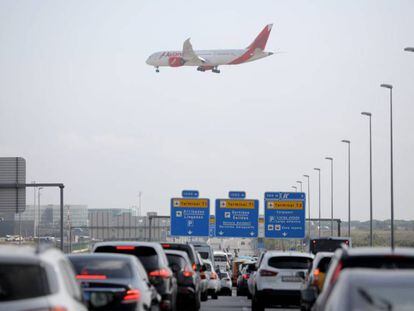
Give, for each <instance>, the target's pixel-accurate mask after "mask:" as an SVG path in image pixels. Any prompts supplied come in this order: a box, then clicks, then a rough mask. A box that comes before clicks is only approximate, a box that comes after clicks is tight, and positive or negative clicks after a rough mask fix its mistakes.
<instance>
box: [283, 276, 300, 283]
mask: <svg viewBox="0 0 414 311" xmlns="http://www.w3.org/2000/svg"><path fill="white" fill-rule="evenodd" d="M282 281H283V282H302V279H301V278H300V277H298V276H282Z"/></svg>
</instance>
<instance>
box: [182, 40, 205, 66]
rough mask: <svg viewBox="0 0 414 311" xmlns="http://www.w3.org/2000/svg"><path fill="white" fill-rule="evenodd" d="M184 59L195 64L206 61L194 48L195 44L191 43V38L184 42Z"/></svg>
mask: <svg viewBox="0 0 414 311" xmlns="http://www.w3.org/2000/svg"><path fill="white" fill-rule="evenodd" d="M182 57H183V59H184V60H185V61H186V62H191V63H194V65H197V64H198V65H202V64H204V63H205V62H206V60H205V59H204V58H202V57H200V56H198V55H197V54H196V53H195V52H194V50H193V46H192V45H191V42H190V38H188V39H187V40H185V41H184V44H183V56H182Z"/></svg>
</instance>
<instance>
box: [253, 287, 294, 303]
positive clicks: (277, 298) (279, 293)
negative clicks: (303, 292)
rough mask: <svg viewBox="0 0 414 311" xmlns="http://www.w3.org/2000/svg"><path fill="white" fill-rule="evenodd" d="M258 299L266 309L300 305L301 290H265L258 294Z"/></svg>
mask: <svg viewBox="0 0 414 311" xmlns="http://www.w3.org/2000/svg"><path fill="white" fill-rule="evenodd" d="M256 295H257V299H259V301H262V302H264V303H265V306H266V307H269V306H277V305H295V306H299V305H300V290H283V289H263V290H261V291H257V292H256Z"/></svg>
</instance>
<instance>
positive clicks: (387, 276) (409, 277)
mask: <svg viewBox="0 0 414 311" xmlns="http://www.w3.org/2000/svg"><path fill="white" fill-rule="evenodd" d="M339 281H342V282H349V283H350V284H351V285H357V286H364V285H366V286H369V285H370V284H373V283H375V284H378V283H381V284H384V285H385V284H388V285H392V284H399V283H407V282H408V283H409V284H413V285H414V270H394V269H392V270H386V269H384V270H381V269H369V268H356V269H345V270H344V271H343V272H341V273H340V275H339V278H338V282H339Z"/></svg>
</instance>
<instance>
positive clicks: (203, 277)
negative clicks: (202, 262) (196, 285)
mask: <svg viewBox="0 0 414 311" xmlns="http://www.w3.org/2000/svg"><path fill="white" fill-rule="evenodd" d="M200 278H201V279H202V280H205V279H206V274H205V273H204V272H201V273H200Z"/></svg>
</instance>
